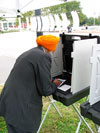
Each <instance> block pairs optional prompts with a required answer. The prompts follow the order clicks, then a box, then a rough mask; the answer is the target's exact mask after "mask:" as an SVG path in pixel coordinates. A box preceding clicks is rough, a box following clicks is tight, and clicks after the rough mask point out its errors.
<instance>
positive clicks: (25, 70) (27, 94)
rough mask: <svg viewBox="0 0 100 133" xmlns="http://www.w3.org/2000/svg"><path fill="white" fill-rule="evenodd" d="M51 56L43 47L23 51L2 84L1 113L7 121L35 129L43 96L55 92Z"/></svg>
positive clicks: (39, 116) (39, 118) (38, 122)
mask: <svg viewBox="0 0 100 133" xmlns="http://www.w3.org/2000/svg"><path fill="white" fill-rule="evenodd" d="M50 70H51V57H50V55H49V54H47V53H45V52H44V51H43V48H42V47H36V48H33V49H31V50H29V51H27V52H25V53H23V54H22V55H21V56H20V57H19V58H18V59H17V60H16V63H15V65H14V67H13V69H12V71H11V73H10V75H9V77H8V79H7V81H6V83H5V86H4V88H3V91H2V93H1V96H0V115H1V116H4V118H5V120H6V122H7V123H9V124H12V125H13V126H15V127H17V128H19V129H24V130H27V131H33V132H36V131H37V130H38V128H39V125H40V121H41V112H42V96H49V95H51V94H53V93H54V92H55V90H56V89H57V88H56V85H55V84H54V83H53V82H51V73H50Z"/></svg>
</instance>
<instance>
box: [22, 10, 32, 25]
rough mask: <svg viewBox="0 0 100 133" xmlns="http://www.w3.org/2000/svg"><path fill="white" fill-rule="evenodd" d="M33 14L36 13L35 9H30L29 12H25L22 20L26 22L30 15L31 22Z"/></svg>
mask: <svg viewBox="0 0 100 133" xmlns="http://www.w3.org/2000/svg"><path fill="white" fill-rule="evenodd" d="M33 14H34V12H33V11H28V12H25V13H23V14H22V19H21V21H22V22H26V17H28V18H29V22H30V16H32V15H33Z"/></svg>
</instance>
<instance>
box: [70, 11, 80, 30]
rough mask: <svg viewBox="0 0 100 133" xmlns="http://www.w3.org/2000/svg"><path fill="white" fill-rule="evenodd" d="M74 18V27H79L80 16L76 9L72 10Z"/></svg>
mask: <svg viewBox="0 0 100 133" xmlns="http://www.w3.org/2000/svg"><path fill="white" fill-rule="evenodd" d="M71 15H72V18H73V29H77V28H79V23H80V22H79V16H78V13H77V12H76V11H72V12H71Z"/></svg>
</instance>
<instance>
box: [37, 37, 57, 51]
mask: <svg viewBox="0 0 100 133" xmlns="http://www.w3.org/2000/svg"><path fill="white" fill-rule="evenodd" d="M36 42H37V45H41V46H43V47H44V48H46V49H48V50H49V51H55V50H56V47H57V44H58V42H59V37H56V36H53V35H41V36H38V37H37V39H36Z"/></svg>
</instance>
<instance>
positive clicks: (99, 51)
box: [89, 45, 100, 105]
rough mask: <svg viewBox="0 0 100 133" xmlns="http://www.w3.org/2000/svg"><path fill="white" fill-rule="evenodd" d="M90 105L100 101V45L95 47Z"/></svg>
mask: <svg viewBox="0 0 100 133" xmlns="http://www.w3.org/2000/svg"><path fill="white" fill-rule="evenodd" d="M91 63H92V75H91V87H90V88H91V89H90V99H89V102H90V105H93V104H95V103H96V102H98V101H100V45H94V46H93V56H92V57H91Z"/></svg>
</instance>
